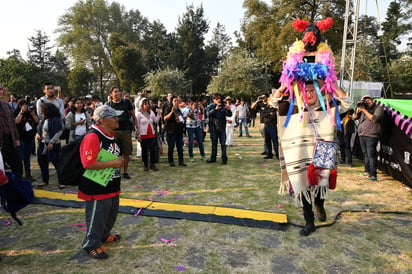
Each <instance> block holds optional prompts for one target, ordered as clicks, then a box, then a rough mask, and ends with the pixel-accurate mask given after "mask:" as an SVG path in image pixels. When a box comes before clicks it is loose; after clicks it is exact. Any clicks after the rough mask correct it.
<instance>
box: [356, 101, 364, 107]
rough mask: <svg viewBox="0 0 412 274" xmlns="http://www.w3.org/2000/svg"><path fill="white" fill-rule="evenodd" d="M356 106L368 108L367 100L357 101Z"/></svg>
mask: <svg viewBox="0 0 412 274" xmlns="http://www.w3.org/2000/svg"><path fill="white" fill-rule="evenodd" d="M356 107H357V108H366V103H365V101H364V100H361V101H358V102H357V103H356Z"/></svg>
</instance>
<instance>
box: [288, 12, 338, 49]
mask: <svg viewBox="0 0 412 274" xmlns="http://www.w3.org/2000/svg"><path fill="white" fill-rule="evenodd" d="M332 24H333V19H332V18H330V17H328V18H326V19H324V20H320V21H317V22H315V23H309V22H308V21H305V20H302V19H295V20H294V21H293V23H292V27H293V28H294V29H295V30H297V31H300V32H302V33H303V38H302V41H303V43H305V49H306V50H307V51H316V47H317V46H318V45H319V43H320V42H321V39H322V36H321V35H320V34H321V33H322V32H324V31H326V30H327V29H329V28H330V26H332Z"/></svg>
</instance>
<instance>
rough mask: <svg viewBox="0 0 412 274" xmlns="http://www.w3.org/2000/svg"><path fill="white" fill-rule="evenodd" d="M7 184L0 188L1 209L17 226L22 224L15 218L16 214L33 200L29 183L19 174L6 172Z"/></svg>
mask: <svg viewBox="0 0 412 274" xmlns="http://www.w3.org/2000/svg"><path fill="white" fill-rule="evenodd" d="M6 175H7V177H8V178H9V182H8V183H7V184H5V185H3V186H1V187H0V204H1V207H2V208H3V209H4V210H5V211H6V212H9V213H10V216H11V217H12V218H13V219H14V220H16V222H17V223H18V224H19V225H23V223H22V222H21V221H20V220H19V219H18V218H17V216H16V213H17V211H19V210H20V209H22V208H24V207H26V206H27V205H28V204H30V203H31V202H32V201H33V199H34V193H33V187H32V185H31V182H29V181H26V180H24V179H23V177H22V175H21V174H15V173H10V172H6Z"/></svg>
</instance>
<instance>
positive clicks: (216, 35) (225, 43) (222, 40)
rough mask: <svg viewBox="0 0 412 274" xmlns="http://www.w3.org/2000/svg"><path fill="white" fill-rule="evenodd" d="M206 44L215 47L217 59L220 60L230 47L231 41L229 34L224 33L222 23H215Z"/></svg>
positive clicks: (224, 29)
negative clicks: (210, 37)
mask: <svg viewBox="0 0 412 274" xmlns="http://www.w3.org/2000/svg"><path fill="white" fill-rule="evenodd" d="M208 45H209V46H211V47H216V48H217V51H218V58H219V60H222V58H223V57H225V56H226V55H227V54H228V53H229V51H230V50H231V49H232V42H231V39H230V36H229V35H227V34H226V28H225V26H224V25H221V24H220V23H217V25H216V27H215V28H214V29H213V32H212V39H211V40H210V41H209V44H208Z"/></svg>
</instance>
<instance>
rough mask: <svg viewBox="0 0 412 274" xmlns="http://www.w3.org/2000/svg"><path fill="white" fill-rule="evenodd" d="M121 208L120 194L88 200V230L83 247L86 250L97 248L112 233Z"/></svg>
mask: <svg viewBox="0 0 412 274" xmlns="http://www.w3.org/2000/svg"><path fill="white" fill-rule="evenodd" d="M118 210H119V195H117V196H115V197H113V198H108V199H103V200H93V201H86V224H87V232H86V236H85V237H84V240H83V243H82V248H83V249H85V250H86V251H90V250H93V249H96V248H98V247H100V246H101V245H102V242H103V241H104V240H106V238H107V237H108V236H109V235H110V232H111V230H112V228H113V226H114V223H115V222H116V217H117V212H118Z"/></svg>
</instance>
